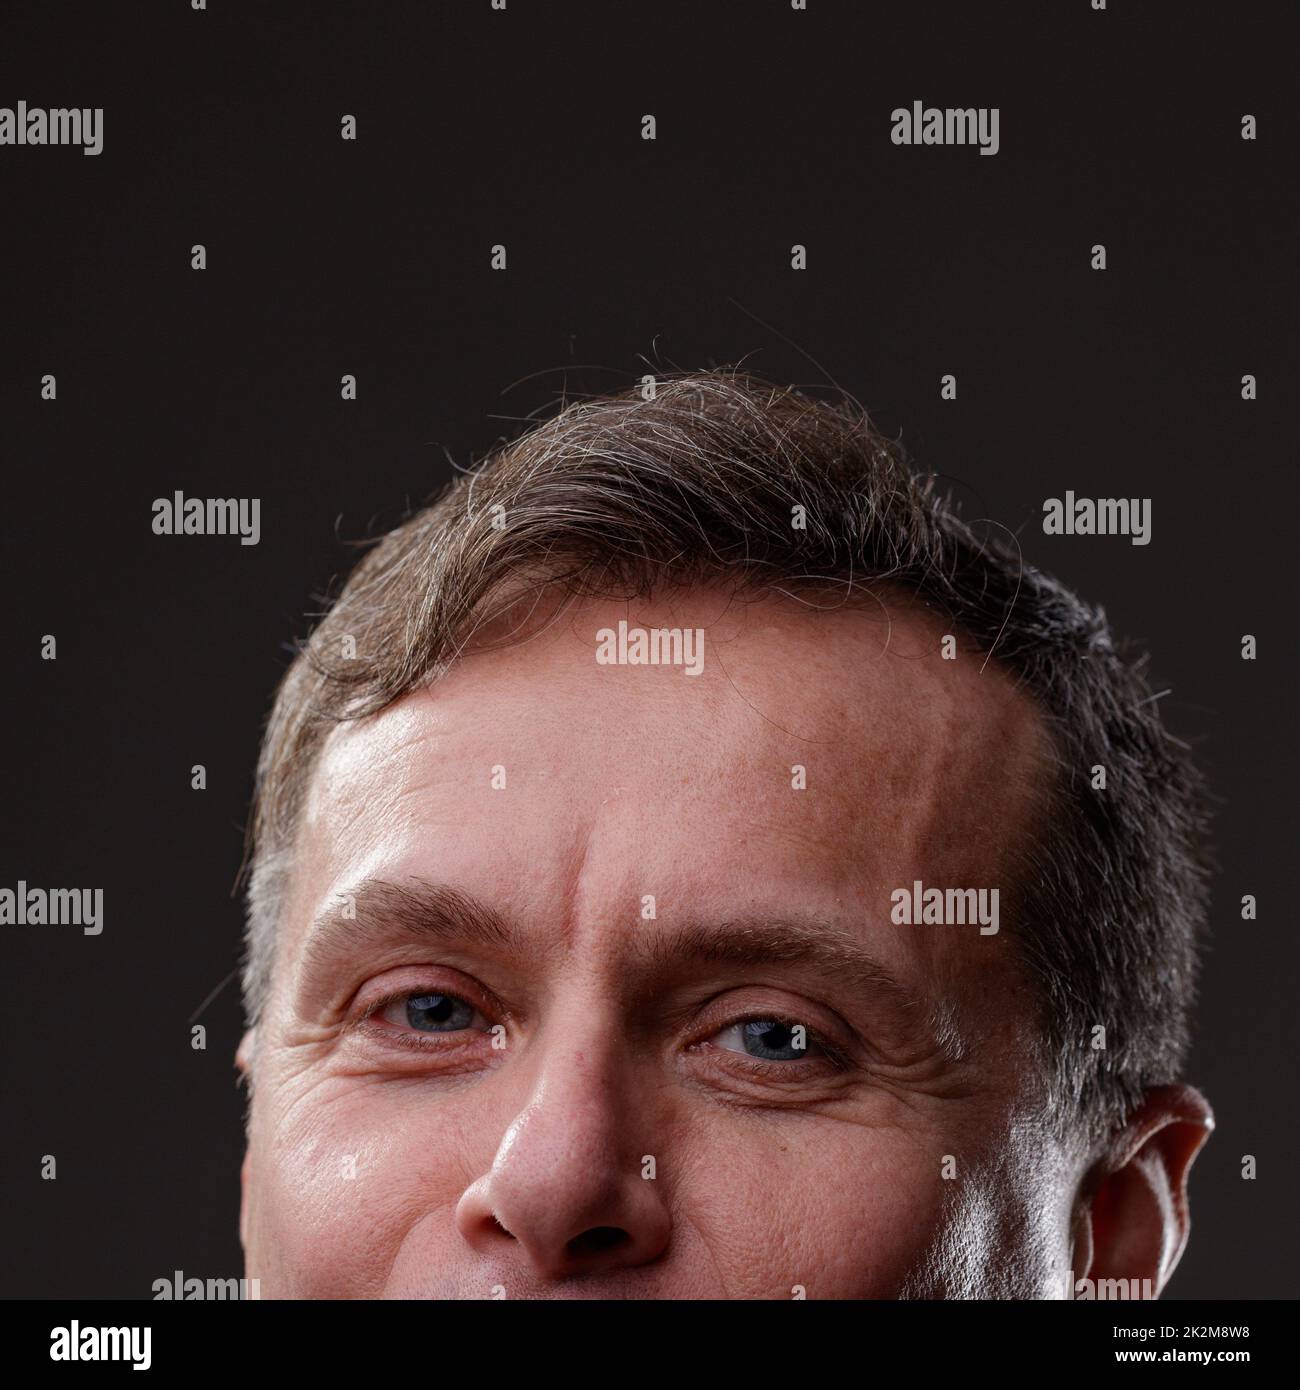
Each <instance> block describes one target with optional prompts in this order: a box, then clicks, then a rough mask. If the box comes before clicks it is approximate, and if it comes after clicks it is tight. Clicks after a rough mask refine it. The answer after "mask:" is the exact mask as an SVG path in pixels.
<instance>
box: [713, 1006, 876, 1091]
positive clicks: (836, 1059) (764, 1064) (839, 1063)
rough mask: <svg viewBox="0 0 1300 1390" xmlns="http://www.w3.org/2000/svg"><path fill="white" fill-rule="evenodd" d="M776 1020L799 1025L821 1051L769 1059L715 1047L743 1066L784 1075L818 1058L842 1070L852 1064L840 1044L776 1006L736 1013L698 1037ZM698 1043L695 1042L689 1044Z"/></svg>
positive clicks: (715, 1034) (791, 1026)
mask: <svg viewBox="0 0 1300 1390" xmlns="http://www.w3.org/2000/svg"><path fill="white" fill-rule="evenodd" d="M758 1022H762V1023H779V1024H780V1025H781V1026H782V1027H785V1028H796V1027H802V1028H803V1030H804V1033H805V1035H806V1037H807V1040H808V1042H809V1044H811V1045H812V1046H813V1047H816V1048H817V1049H818V1051H819V1052H820V1054H821V1057H820V1059H818V1058H814V1057H807V1058H804V1059H803V1060H802V1061H800V1062H789V1061H786V1062H771V1061H768V1060H767V1059H766V1058H763V1057H751V1056H749V1054H748V1053H745V1052H736V1051H735V1050H733V1049H732V1048H729V1047H718V1048H717V1051H719V1052H724V1053H726V1055H727V1056H728V1057H734V1058H736V1059H737V1061H738V1062H739V1063H740V1064H741V1065H744V1066H751V1067H756V1068H759V1069H761V1070H763V1071H775V1072H783V1073H785V1074H786V1075H789V1074H790V1073H792V1072H793V1071H794V1070H795V1069H796V1068H798V1067H801V1066H808V1065H809V1064H813V1063H816V1062H817V1061H818V1060H821V1061H824V1062H826V1063H828V1064H829V1065H831V1066H833V1067H834V1068H835V1069H836V1071H845V1070H847V1069H848V1068H849V1067H850V1066H852V1065H853V1059H852V1058H851V1057H850V1056H849V1054H848V1053H847V1052H846V1051H845V1049H844V1048H842V1047H840V1046H839V1044H838V1043H834V1042H832V1041H831V1040H830V1039H829V1038H828V1037H826V1036H825V1035H824V1034H822V1033H819V1032H818V1031H817V1030H816V1029H815V1028H810V1027H809V1026H808V1025H807V1024H806V1023H805V1022H804V1021H803V1020H802V1019H800V1018H793V1017H791V1016H790V1015H788V1014H783V1013H781V1012H780V1011H779V1010H772V1009H764V1010H763V1011H761V1012H759V1013H746V1014H738V1015H737V1016H736V1017H735V1018H733V1019H731V1021H730V1022H728V1023H723V1024H721V1025H719V1026H718V1027H717V1028H715V1029H714V1030H713V1032H712V1033H710V1035H709V1036H708V1037H707V1038H705V1039H702V1041H703V1042H706V1043H712V1042H713V1039H714V1038H716V1037H717V1036H718V1034H719V1033H725V1032H726V1031H727V1030H728V1029H730V1028H735V1027H736V1026H737V1025H738V1024H741V1023H758ZM693 1045H694V1046H698V1045H699V1044H693Z"/></svg>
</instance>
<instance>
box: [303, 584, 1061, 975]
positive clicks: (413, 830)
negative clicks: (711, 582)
mask: <svg viewBox="0 0 1300 1390" xmlns="http://www.w3.org/2000/svg"><path fill="white" fill-rule="evenodd" d="M620 622H622V623H625V624H627V626H628V630H629V632H633V631H635V630H644V631H647V632H648V631H653V630H658V631H662V630H669V629H672V630H682V631H687V630H689V631H691V632H694V633H698V634H700V635H699V636H697V637H696V639H695V640H696V641H697V643H698V644H699V645H698V646H697V647H696V648H695V650H697V651H699V652H701V653H702V661H701V662H700V667H701V669H700V670H699V673H698V674H689V673H688V670H687V663H686V661H683V662H681V663H679V664H661V665H650V664H634V663H632V662H628V663H627V664H619V663H618V662H617V660H616V661H615V662H614V663H612V664H610V663H607V662H602V661H600V660H598V658H597V653H598V650H599V649H600V647H601V634H602V633H606V634H608V633H615V634H617V632H618V629H619V624H620ZM947 635H948V629H947V628H946V627H945V625H944V624H943V622H942V621H940V620H939V619H937V618H934V617H932V616H930V615H928V614H926V613H924V612H922V611H921V610H919V609H918V608H917V607H916V606H914V605H913V604H911V603H910V602H909V601H907V600H906V599H904V598H903V597H901V596H891V595H886V594H883V593H882V595H881V597H880V599H879V601H878V602H876V603H872V604H870V605H869V606H867V607H861V608H855V609H845V608H833V609H827V608H825V607H820V608H813V607H810V606H809V605H808V604H807V603H805V602H800V601H797V600H794V599H791V598H788V597H781V598H763V599H759V600H752V601H743V602H742V601H738V600H735V599H734V598H732V597H729V596H728V595H727V594H726V593H725V592H722V591H718V590H711V589H693V590H687V591H681V592H677V593H674V594H670V595H666V596H663V597H660V598H656V599H654V600H645V601H631V602H614V601H607V600H584V601H581V602H579V603H576V604H575V605H573V606H572V607H570V608H569V609H568V610H566V611H565V612H564V613H563V615H562V616H561V617H560V618H559V619H558V621H555V622H553V623H551V624H550V625H549V626H547V627H545V628H544V629H543V630H540V631H533V632H529V633H528V634H527V636H526V640H523V641H519V642H516V643H513V644H511V645H508V646H504V647H500V648H498V649H495V650H479V651H476V652H474V653H473V654H471V655H469V656H467V657H466V658H465V659H463V660H462V661H461V662H460V663H458V664H457V665H456V666H455V667H453V668H452V670H451V671H450V673H449V674H448V675H446V676H445V677H444V678H443V679H441V680H440V681H438V682H437V683H436V684H435V685H433V686H431V687H429V688H427V689H425V690H422V691H419V692H416V693H413V694H411V695H408V696H406V697H405V698H403V699H402V700H400V701H399V702H397V703H396V704H394V705H393V706H392V707H390V708H389V709H388V710H386V711H384V712H383V713H381V714H379V715H377V716H374V717H373V718H370V719H367V720H365V721H361V722H357V723H354V724H345V725H342V726H340V727H339V728H337V729H336V730H334V731H333V732H332V733H331V735H330V737H329V738H328V739H327V741H326V743H325V746H324V748H323V750H322V753H321V756H320V758H319V760H318V764H317V767H316V769H315V772H314V775H313V778H312V781H311V785H310V788H309V794H308V797H307V799H306V805H305V808H304V815H303V823H302V827H301V835H300V840H299V854H298V862H297V868H298V873H297V874H296V875H295V877H296V880H297V885H298V887H297V891H295V893H294V894H293V899H294V903H295V906H294V908H293V910H292V912H291V914H290V920H289V921H288V922H287V923H286V925H287V926H288V927H289V930H290V931H291V932H292V931H293V930H294V928H295V926H297V927H301V926H302V924H304V923H305V922H306V921H309V920H310V919H311V918H312V917H313V916H314V915H315V914H316V913H317V912H318V911H320V909H321V908H322V906H323V905H324V904H325V903H326V901H327V900H328V899H330V898H331V897H332V896H333V895H336V894H338V893H341V892H347V891H349V890H350V889H352V888H355V885H356V884H358V883H360V882H362V881H364V880H365V879H367V878H372V877H375V878H385V879H390V880H400V879H401V878H403V877H406V876H410V875H415V876H418V877H422V878H436V879H439V880H441V881H444V882H450V883H452V884H453V885H454V886H456V887H458V888H461V889H463V890H465V891H468V892H471V893H474V894H476V895H478V896H481V897H484V898H485V899H486V900H488V901H490V902H491V903H492V905H493V906H494V907H495V908H497V909H498V910H499V911H502V912H505V913H507V914H510V915H513V916H516V917H517V918H518V919H520V920H525V921H529V922H532V923H536V924H538V926H539V929H540V928H541V927H543V926H544V927H546V928H547V929H548V930H552V931H554V932H561V933H563V932H565V931H569V932H581V931H582V929H583V925H584V923H586V924H587V925H588V927H590V926H591V924H593V923H596V922H598V921H601V920H608V919H609V918H610V916H611V914H614V915H617V914H631V915H635V908H636V906H637V905H639V904H640V901H641V899H642V897H643V895H645V894H653V895H655V897H656V899H657V901H658V903H659V911H660V913H661V915H662V913H663V911H664V910H669V911H671V910H672V908H673V906H674V905H678V906H683V907H684V906H689V908H690V910H691V912H692V913H693V914H696V915H698V914H699V913H700V912H707V911H709V910H714V911H717V912H719V913H720V914H722V915H724V916H725V915H726V913H728V912H730V911H734V910H735V909H736V908H737V907H738V906H742V905H743V906H744V907H745V908H747V909H758V910H760V911H761V910H765V909H769V908H770V909H772V910H773V911H775V910H776V909H778V908H780V907H783V906H784V907H788V906H789V904H790V902H791V901H796V902H798V903H799V904H800V905H801V906H803V907H804V908H806V909H807V910H808V911H810V912H817V913H819V914H822V915H823V916H827V917H831V918H833V919H835V920H837V921H839V922H840V923H841V924H842V925H844V926H845V927H847V928H849V929H854V928H855V927H856V926H857V925H858V924H862V925H863V929H864V930H868V929H874V930H875V931H876V933H877V935H888V934H889V929H888V927H887V925H886V923H887V919H888V910H889V902H890V896H889V895H890V893H891V892H892V891H894V890H895V889H898V888H900V887H909V888H910V886H911V884H912V883H913V881H914V879H916V878H920V879H922V880H923V881H924V882H925V883H926V884H927V885H930V884H934V885H937V886H940V887H945V886H953V887H996V886H999V884H1001V883H1003V880H1004V879H1005V878H1006V876H1007V874H1008V871H1009V865H1008V861H1007V851H1008V849H1009V848H1010V847H1011V846H1012V845H1013V844H1014V843H1015V841H1016V839H1017V837H1018V836H1019V834H1020V833H1021V831H1022V829H1023V828H1024V827H1025V826H1026V825H1027V824H1028V823H1029V820H1030V819H1031V817H1032V816H1033V814H1034V812H1035V807H1036V805H1037V803H1038V801H1039V799H1040V797H1041V795H1042V792H1043V778H1044V775H1045V773H1044V768H1045V766H1046V758H1045V756H1044V755H1045V752H1046V746H1047V739H1046V734H1045V730H1044V725H1043V722H1042V720H1041V719H1040V717H1039V715H1038V713H1037V711H1036V709H1035V707H1034V706H1033V705H1032V703H1031V702H1030V701H1029V699H1028V698H1027V697H1026V696H1025V695H1023V694H1022V693H1021V692H1019V691H1017V690H1016V689H1015V688H1014V686H1013V685H1012V683H1011V681H1010V680H1009V679H1008V678H1007V677H1006V676H1005V674H1003V673H1002V672H1001V671H999V670H998V669H997V668H996V667H995V666H994V665H993V664H987V665H986V664H985V663H984V660H983V657H982V655H980V654H978V653H976V652H973V651H971V650H968V649H966V648H963V647H962V646H961V645H960V643H957V644H954V643H952V642H948V643H945V641H944V639H945V636H947ZM605 649H606V653H607V654H608V653H609V652H610V651H611V650H614V651H615V653H617V645H616V646H615V648H612V649H611V648H610V647H609V640H608V637H606V638H605ZM623 650H624V654H625V655H626V654H627V652H628V651H630V648H629V647H624V649H623ZM690 650H691V649H689V648H687V649H685V651H686V653H687V654H688V655H689V651H690ZM945 652H948V653H954V652H955V656H954V657H953V658H952V659H949V658H948V657H946V656H945ZM1003 896H1004V897H1005V896H1007V894H1006V893H1005V891H1004V894H1003ZM895 934H896V933H895ZM886 944H887V945H888V944H892V947H893V949H894V952H895V953H896V954H897V953H898V952H899V951H902V952H903V953H904V954H906V953H907V951H908V949H909V948H908V946H907V945H906V944H904V943H900V942H898V941H894V942H892V943H886ZM925 949H930V948H929V947H926V948H925ZM942 949H944V950H946V949H948V948H947V947H944V948H942ZM912 954H913V955H914V956H915V955H916V954H917V949H912ZM921 954H924V950H922V951H921Z"/></svg>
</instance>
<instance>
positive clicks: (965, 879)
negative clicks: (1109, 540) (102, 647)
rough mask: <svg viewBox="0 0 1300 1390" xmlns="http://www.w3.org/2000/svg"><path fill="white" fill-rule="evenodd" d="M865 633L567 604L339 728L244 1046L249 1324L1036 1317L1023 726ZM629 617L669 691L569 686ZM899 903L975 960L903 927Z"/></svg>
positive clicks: (922, 624) (982, 693)
mask: <svg viewBox="0 0 1300 1390" xmlns="http://www.w3.org/2000/svg"><path fill="white" fill-rule="evenodd" d="M883 605H884V606H882V607H880V608H876V609H872V610H870V611H844V610H832V611H826V610H825V609H822V610H819V611H814V610H813V609H811V608H809V607H808V606H806V605H804V604H800V603H797V602H794V601H792V600H788V599H779V600H778V599H764V600H762V601H757V602H750V603H741V602H737V601H732V600H729V599H728V597H727V596H726V594H725V593H723V592H721V591H716V590H712V589H695V590H690V591H688V592H684V593H682V592H679V593H677V594H674V595H670V596H667V597H664V598H661V599H656V600H655V601H653V602H633V603H631V604H626V603H615V602H606V601H595V600H588V601H584V602H582V603H580V604H578V605H577V606H575V607H573V608H571V609H570V610H568V612H567V613H566V614H565V615H564V616H563V617H562V618H561V619H560V620H559V621H558V622H557V623H556V624H555V625H553V626H551V627H549V628H548V629H546V630H545V631H544V632H542V633H541V634H540V635H535V636H533V637H531V638H530V640H528V641H526V642H524V643H522V644H518V645H512V646H509V647H506V648H503V649H500V650H497V651H493V652H479V653H476V654H474V655H471V656H469V657H468V658H467V659H466V660H464V661H463V662H462V663H460V664H459V665H457V666H456V667H455V668H454V669H453V670H452V672H451V673H450V674H449V675H448V676H447V677H446V678H445V679H443V680H442V681H441V682H439V683H438V684H436V685H434V686H433V687H432V688H431V689H429V690H426V691H423V692H420V693H417V694H413V695H409V696H407V697H406V698H404V699H403V700H401V701H400V702H399V703H397V704H395V705H394V706H392V707H391V708H390V709H388V710H386V711H385V712H384V713H382V714H380V715H378V716H376V717H374V718H372V719H369V720H367V721H364V722H361V723H355V724H346V725H342V726H340V727H339V728H338V729H337V730H335V731H334V732H333V733H332V734H331V735H330V737H329V739H328V741H327V743H326V745H325V748H324V751H323V754H322V756H321V759H320V762H319V764H318V767H317V769H316V772H315V774H314V778H313V781H312V785H311V789H310V793H309V796H308V798H307V805H306V808H305V811H304V815H303V820H302V825H301V835H300V839H299V844H298V848H297V854H296V859H295V868H294V874H293V881H292V884H291V887H290V890H289V893H288V896H287V900H286V904H285V910H284V914H283V917H282V921H281V928H280V932H281V937H280V946H279V955H278V959H277V966H276V971H275V978H274V984H273V989H272V997H271V1000H270V1003H269V1005H268V1008H267V1010H266V1013H265V1015H264V1018H263V1021H262V1024H261V1026H260V1028H259V1030H258V1045H257V1051H256V1067H255V1073H254V1090H253V1104H252V1113H251V1121H250V1145H249V1156H248V1161H247V1164H246V1168H245V1183H246V1191H245V1204H244V1214H243V1231H244V1241H245V1247H246V1251H247V1266H248V1267H247V1273H248V1276H249V1277H250V1278H251V1277H257V1278H259V1279H260V1280H261V1286H262V1293H263V1296H271V1297H278V1296H284V1297H444V1298H491V1297H506V1298H553V1297H569V1298H584V1297H591V1298H602V1297H616V1298H673V1297H685V1298H693V1297H718V1298H791V1297H797V1296H799V1291H800V1290H803V1291H806V1296H807V1297H809V1298H828V1297H839V1298H894V1297H898V1296H900V1295H908V1294H912V1295H920V1296H927V1295H929V1296H932V1295H935V1294H947V1295H948V1296H953V1295H955V1294H963V1293H975V1292H987V1291H995V1292H1001V1293H1008V1292H1014V1293H1016V1294H1019V1295H1021V1296H1028V1297H1034V1296H1043V1295H1044V1294H1045V1293H1047V1292H1048V1291H1049V1289H1051V1288H1054V1287H1060V1286H1061V1284H1062V1282H1063V1281H1064V1278H1065V1271H1066V1270H1067V1269H1068V1267H1069V1257H1070V1240H1069V1231H1070V1217H1071V1199H1072V1196H1073V1190H1072V1189H1073V1184H1074V1181H1075V1178H1076V1177H1077V1172H1076V1171H1075V1169H1074V1168H1073V1166H1071V1165H1072V1160H1068V1159H1067V1158H1066V1156H1065V1155H1064V1154H1062V1153H1061V1152H1059V1151H1058V1149H1057V1148H1056V1146H1054V1145H1053V1144H1052V1143H1051V1142H1050V1141H1048V1140H1047V1139H1046V1137H1045V1136H1044V1135H1043V1133H1042V1132H1041V1127H1040V1125H1039V1124H1038V1123H1037V1122H1036V1118H1035V1117H1036V1115H1037V1114H1038V1113H1039V1111H1040V1109H1041V1098H1040V1093H1039V1091H1038V1082H1037V1081H1036V1074H1035V1072H1034V1070H1033V1068H1032V1066H1031V1063H1030V1041H1031V1036H1032V1029H1033V999H1032V993H1031V990H1030V988H1029V987H1028V985H1027V984H1026V982H1025V979H1024V977H1023V974H1022V973H1021V971H1020V969H1019V967H1018V966H1017V963H1016V957H1015V946H1014V941H1013V938H1014V933H1015V926H1016V924H1015V920H1014V917H1015V912H1014V898H1013V896H1012V889H1013V876H1012V871H1011V867H1010V864H1009V862H1008V858H1007V855H1008V851H1009V850H1010V848H1011V847H1012V846H1013V845H1014V844H1015V843H1016V842H1017V838H1018V837H1021V836H1023V835H1024V834H1025V833H1026V831H1027V829H1028V827H1029V826H1030V824H1031V822H1032V819H1033V817H1034V816H1035V815H1036V814H1037V812H1038V808H1039V806H1040V797H1041V792H1042V782H1043V777H1044V772H1043V766H1044V753H1045V734H1044V733H1043V728H1042V724H1041V722H1040V720H1039V719H1038V717H1037V715H1036V713H1035V711H1034V710H1033V708H1032V707H1031V706H1030V705H1029V703H1028V701H1027V699H1026V698H1025V697H1024V696H1022V695H1021V694H1019V693H1017V692H1016V691H1014V690H1013V689H1012V687H1011V684H1010V682H1009V681H1008V680H1007V679H1006V678H1005V677H1004V676H1002V675H1001V674H999V673H998V672H997V671H996V670H995V668H994V667H993V666H991V665H990V666H988V667H987V668H986V669H983V670H981V660H982V659H981V658H980V657H978V656H974V655H972V654H970V653H969V652H967V651H960V652H958V654H957V656H956V659H945V658H944V656H943V649H944V647H943V635H944V628H943V627H942V626H941V625H938V624H937V623H935V622H933V621H931V620H930V619H928V618H924V617H921V616H918V615H917V613H916V611H915V610H913V609H910V608H909V607H908V606H906V605H905V604H904V603H903V602H902V601H901V600H899V599H897V598H888V597H886V598H885V599H884V600H883ZM620 619H622V620H624V621H626V623H627V624H628V625H629V627H630V628H632V629H636V628H642V629H656V628H694V629H703V630H704V646H703V669H702V671H701V672H700V673H699V674H698V675H691V674H688V673H687V671H686V669H684V667H683V666H682V665H657V666H656V665H642V664H604V663H601V662H598V661H597V659H596V654H597V650H598V637H597V634H598V633H599V632H600V630H601V629H615V630H616V629H617V628H618V625H619V621H620ZM917 880H919V881H920V882H921V883H922V885H923V888H930V887H937V888H940V889H947V888H976V889H986V890H992V889H998V890H1000V900H1001V912H1000V919H999V922H998V928H999V929H998V930H997V932H996V933H994V932H991V931H989V930H988V928H987V926H986V927H985V929H984V930H983V931H981V926H980V923H979V922H978V921H977V922H974V923H970V924H967V925H957V924H949V925H944V924H941V923H934V922H931V923H930V924H928V925H927V924H919V925H918V924H910V925H909V924H907V923H905V922H899V921H896V920H894V919H895V918H896V917H897V916H899V915H900V913H899V911H898V910H896V907H895V904H896V902H897V901H898V900H897V898H896V897H895V896H894V895H895V894H896V892H897V891H898V890H906V891H907V897H908V899H909V900H910V899H911V898H912V889H913V884H914V883H915V882H916V881H917ZM986 901H987V900H986Z"/></svg>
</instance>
